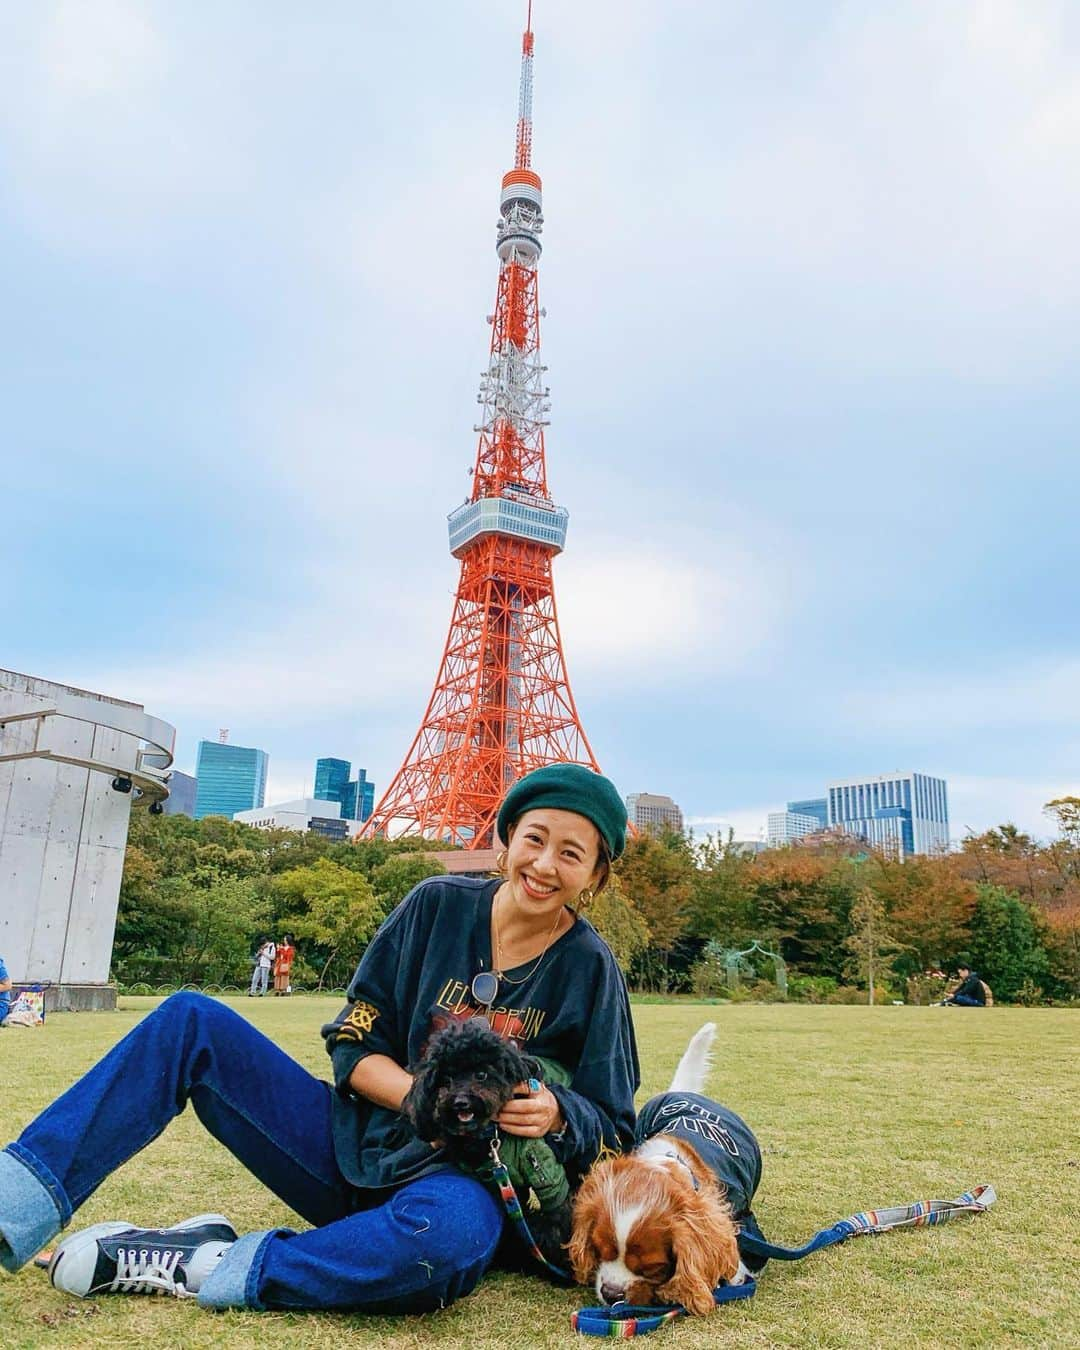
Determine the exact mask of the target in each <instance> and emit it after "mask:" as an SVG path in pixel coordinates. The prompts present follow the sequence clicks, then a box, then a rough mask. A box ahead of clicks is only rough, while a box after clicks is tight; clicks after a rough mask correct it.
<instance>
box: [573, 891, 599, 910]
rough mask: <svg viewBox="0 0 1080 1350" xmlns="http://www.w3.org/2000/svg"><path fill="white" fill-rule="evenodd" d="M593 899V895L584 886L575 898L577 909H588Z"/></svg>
mask: <svg viewBox="0 0 1080 1350" xmlns="http://www.w3.org/2000/svg"><path fill="white" fill-rule="evenodd" d="M595 898H596V897H595V893H594V892H593V891H591V890H590V889H589V888H588V886H586V887H585V889H584V890H583V891H582V892H581V894H580V895H579V896H578V898H577V903H578V909H588V908H589V906H590V905H591V904H592V902H593V900H594V899H595Z"/></svg>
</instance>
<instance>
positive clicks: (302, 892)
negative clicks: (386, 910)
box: [272, 858, 383, 989]
mask: <svg viewBox="0 0 1080 1350" xmlns="http://www.w3.org/2000/svg"><path fill="white" fill-rule="evenodd" d="M272 889H273V892H274V894H275V897H276V898H277V900H278V901H279V902H284V904H285V905H286V906H287V910H288V914H287V917H286V918H285V919H284V920H283V922H284V923H286V924H287V925H288V926H289V930H290V932H292V933H295V935H296V936H297V937H300V938H307V939H308V940H309V941H310V942H312V943H313V944H314V946H315V950H314V951H311V952H308V953H305V954H304V955H305V958H306V959H307V960H308V964H309V965H314V964H316V962H319V963H321V967H322V969H321V972H320V974H319V983H318V987H319V988H320V989H322V988H323V987H324V985H325V984H326V983H327V980H328V977H331V976H332V977H333V979H334V982H336V983H341V984H344V983H346V982H347V981H348V978H349V976H350V975H351V974H352V972H353V969H354V967H355V965H356V961H357V959H358V957H359V954H360V953H361V952H362V951H363V949H364V947H365V946H366V945H367V942H368V941H369V939H370V938H371V935H372V934H373V933H374V932H375V929H376V928H377V927H378V926H379V923H380V921H381V920H382V917H383V913H382V910H381V909H380V907H379V902H378V900H377V899H376V898H375V892H374V891H373V890H372V889H371V885H370V883H369V882H368V880H367V879H366V878H365V877H362V876H360V875H359V873H357V872H352V871H350V870H349V868H347V867H342V866H341V865H340V864H338V863H333V862H331V861H330V860H329V859H328V858H320V859H319V860H318V861H317V862H314V863H312V865H311V866H310V867H297V868H294V869H293V870H292V871H291V872H282V873H281V874H280V875H279V876H276V877H275V878H274V880H273V882H272ZM312 957H314V958H315V959H314V960H312V959H311V958H312Z"/></svg>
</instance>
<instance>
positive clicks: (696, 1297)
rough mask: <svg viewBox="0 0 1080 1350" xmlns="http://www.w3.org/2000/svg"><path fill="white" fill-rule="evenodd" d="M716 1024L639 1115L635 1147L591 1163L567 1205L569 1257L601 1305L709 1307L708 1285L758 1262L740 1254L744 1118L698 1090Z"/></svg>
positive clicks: (749, 1191) (747, 1179)
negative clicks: (569, 1215)
mask: <svg viewBox="0 0 1080 1350" xmlns="http://www.w3.org/2000/svg"><path fill="white" fill-rule="evenodd" d="M715 1034H716V1027H715V1025H714V1024H713V1023H712V1022H708V1023H706V1025H705V1026H703V1027H702V1028H701V1030H700V1031H699V1032H697V1034H696V1035H695V1036H694V1037H693V1039H692V1040H691V1042H690V1044H689V1046H688V1047H687V1049H686V1053H685V1054H684V1055H683V1057H682V1059H681V1060H680V1061H679V1066H678V1068H677V1069H676V1070H675V1076H674V1078H673V1079H672V1083H671V1087H670V1088H669V1089H668V1091H667V1092H664V1093H661V1094H660V1095H659V1096H658V1097H654V1098H653V1099H652V1100H651V1101H649V1102H648V1103H646V1105H645V1107H644V1109H643V1110H642V1111H641V1113H640V1115H639V1116H638V1123H637V1131H636V1134H637V1139H638V1146H637V1148H636V1149H635V1150H634V1152H633V1153H630V1154H627V1155H625V1156H624V1157H619V1158H611V1159H608V1160H607V1161H604V1162H600V1163H598V1164H597V1165H596V1166H595V1167H594V1168H593V1169H592V1171H591V1172H590V1173H589V1175H588V1177H587V1178H586V1179H585V1182H584V1184H583V1185H582V1187H581V1189H580V1190H579V1191H578V1194H577V1197H576V1199H575V1201H574V1212H573V1230H572V1233H571V1238H570V1245H569V1252H570V1262H571V1265H572V1267H573V1271H574V1276H575V1278H576V1279H577V1280H578V1281H579V1282H580V1283H581V1284H593V1285H594V1286H595V1289H596V1293H597V1295H598V1296H599V1298H600V1299H601V1301H602V1302H604V1303H607V1304H611V1303H621V1302H626V1303H631V1304H635V1305H642V1304H650V1303H680V1304H682V1306H683V1307H684V1308H686V1309H687V1311H688V1312H691V1313H697V1314H704V1313H710V1312H712V1310H713V1309H714V1308H715V1306H716V1304H715V1302H714V1300H713V1290H714V1289H715V1288H716V1286H717V1285H719V1284H722V1283H724V1282H727V1283H729V1284H741V1283H743V1281H745V1280H746V1279H747V1278H748V1276H749V1275H750V1274H751V1272H752V1271H756V1269H758V1268H760V1266H761V1265H763V1264H764V1262H763V1261H761V1260H760V1258H754V1257H751V1256H747V1259H746V1263H745V1264H744V1262H743V1260H742V1259H740V1255H739V1246H738V1234H739V1232H740V1230H741V1229H743V1228H745V1229H746V1230H748V1231H750V1232H754V1233H757V1232H759V1231H760V1230H758V1227H757V1223H756V1220H755V1219H754V1216H753V1213H752V1211H751V1208H750V1205H751V1201H752V1199H753V1195H754V1191H755V1190H756V1189H757V1185H758V1182H759V1180H760V1178H761V1151H760V1149H759V1148H758V1145H757V1141H756V1140H755V1139H754V1136H753V1134H752V1133H751V1131H750V1129H749V1127H748V1126H747V1125H746V1123H745V1121H743V1120H741V1119H740V1118H739V1117H738V1116H737V1115H735V1113H734V1112H733V1111H729V1110H728V1109H727V1108H726V1107H724V1106H721V1105H720V1104H719V1103H718V1102H714V1101H710V1100H709V1098H707V1097H702V1096H701V1095H700V1089H701V1088H702V1087H703V1086H704V1082H705V1078H706V1076H707V1073H708V1069H709V1051H710V1048H711V1046H712V1041H713V1037H714V1035H715Z"/></svg>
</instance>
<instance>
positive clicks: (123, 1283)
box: [109, 1247, 196, 1298]
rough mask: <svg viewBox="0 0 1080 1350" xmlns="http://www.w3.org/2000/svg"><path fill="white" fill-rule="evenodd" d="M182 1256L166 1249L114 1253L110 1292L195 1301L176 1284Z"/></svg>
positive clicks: (189, 1292)
mask: <svg viewBox="0 0 1080 1350" xmlns="http://www.w3.org/2000/svg"><path fill="white" fill-rule="evenodd" d="M181 1255H182V1253H180V1252H179V1251H172V1250H170V1249H169V1248H167V1247H166V1248H163V1249H161V1250H154V1249H148V1248H146V1247H143V1248H142V1249H141V1250H140V1249H137V1248H135V1247H119V1248H117V1252H116V1276H115V1278H114V1279H113V1282H112V1284H110V1285H109V1290H110V1292H113V1293H121V1294H172V1295H173V1297H174V1298H195V1297H196V1295H195V1294H193V1293H192V1292H191V1291H190V1290H189V1289H188V1288H187V1287H186V1286H185V1285H184V1284H183V1283H178V1282H177V1279H176V1270H177V1267H178V1266H179V1264H180V1257H181Z"/></svg>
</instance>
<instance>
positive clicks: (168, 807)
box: [162, 769, 197, 816]
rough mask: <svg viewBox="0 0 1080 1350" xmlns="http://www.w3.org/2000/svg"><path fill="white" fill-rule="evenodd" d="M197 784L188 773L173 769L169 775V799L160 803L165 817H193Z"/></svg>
mask: <svg viewBox="0 0 1080 1350" xmlns="http://www.w3.org/2000/svg"><path fill="white" fill-rule="evenodd" d="M196 786H197V783H196V779H195V778H194V776H193V775H192V774H190V773H181V772H180V770H179V769H173V771H172V773H171V774H169V799H168V801H166V802H163V803H162V809H163V810H164V812H165V814H166V815H167V816H194V814H195V789H196Z"/></svg>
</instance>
